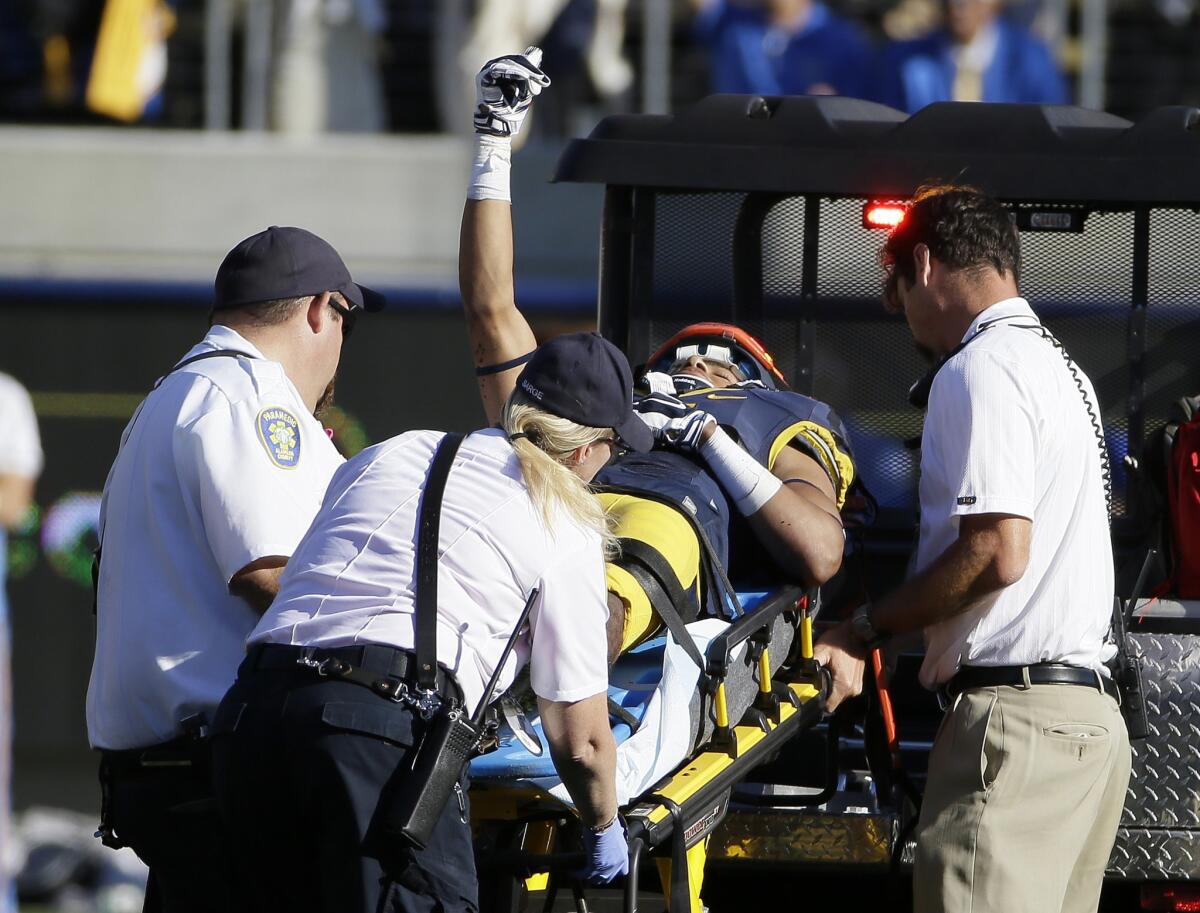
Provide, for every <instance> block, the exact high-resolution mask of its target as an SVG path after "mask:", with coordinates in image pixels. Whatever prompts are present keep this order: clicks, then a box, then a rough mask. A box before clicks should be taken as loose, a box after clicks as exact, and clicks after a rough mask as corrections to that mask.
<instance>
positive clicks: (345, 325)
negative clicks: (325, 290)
mask: <svg viewBox="0 0 1200 913" xmlns="http://www.w3.org/2000/svg"><path fill="white" fill-rule="evenodd" d="M329 306H330V307H331V308H333V309H334V310H335V311H337V312H338V313H339V314H340V315H341V317H342V339H346V338H347V337H349V335H350V334H351V333H352V332H354V323H355V321H356V320H358V308H356V307H346V306H345V305H344V304H339V303H338V302H337V301H336V300H335V299H334V298H333V296H332V295H331V296H330V297H329Z"/></svg>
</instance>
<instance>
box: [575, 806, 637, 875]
mask: <svg viewBox="0 0 1200 913" xmlns="http://www.w3.org/2000/svg"><path fill="white" fill-rule="evenodd" d="M583 852H584V855H585V856H586V857H587V862H585V863H584V865H583V868H582V869H580V870H579V871H578V872H577V873H576V875H577V876H578V878H579V879H580V880H581V881H585V882H587V883H588V884H607V883H608V882H610V881H612V880H613V879H614V878H616V877H617V876H618V875H626V874H628V873H629V844H628V843H626V841H625V824H624V822H622V821H621V819H620V817H618V818H616V819H615V820H614V821H613V823H612V824H610V825H609V826H608V827H606V828H605V829H604V830H602V831H601V832H600V833H598V834H596V833H593V832H592V831H590V830H588V829H587V828H584V831H583Z"/></svg>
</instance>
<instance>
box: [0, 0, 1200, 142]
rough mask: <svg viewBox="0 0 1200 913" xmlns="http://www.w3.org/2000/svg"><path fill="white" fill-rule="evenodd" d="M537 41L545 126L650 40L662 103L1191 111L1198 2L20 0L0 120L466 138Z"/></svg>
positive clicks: (8, 7) (607, 92) (613, 108)
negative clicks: (550, 73) (1000, 104)
mask: <svg viewBox="0 0 1200 913" xmlns="http://www.w3.org/2000/svg"><path fill="white" fill-rule="evenodd" d="M526 44H539V45H541V46H542V47H544V48H545V49H546V59H547V61H553V67H554V70H555V73H556V74H562V75H561V76H557V75H556V81H557V82H558V85H559V86H560V91H559V92H557V93H556V100H555V104H554V105H553V106H549V105H548V106H546V110H543V111H540V112H539V115H540V116H539V119H538V120H539V122H538V124H537V126H536V128H535V132H536V134H539V135H541V136H543V137H545V136H562V135H572V134H578V133H581V132H586V131H587V130H588V129H590V127H591V125H592V124H593V123H594V122H595V120H596V119H597V118H598V117H599V116H602V115H604V114H608V113H614V112H619V111H628V110H642V109H644V108H645V104H644V98H645V97H646V96H645V86H644V85H643V84H642V83H644V81H645V80H646V79H647V78H651V76H652V75H653V74H650V75H648V68H647V67H645V66H639V65H638V63H639V61H645V60H647V59H650V58H647V57H646V54H647V52H649V53H651V54H654V55H657V59H658V60H659V61H663V62H665V66H664V69H663V72H664V73H665V77H666V79H665V81H666V82H667V85H666V86H665V87H662V86H660V87H659V89H661V90H662V91H663V93H665V96H666V100H667V103H668V105H669V107H670V108H671V109H677V108H678V107H679V106H681V105H684V104H687V103H688V102H690V101H694V100H696V99H697V98H700V97H702V96H704V95H706V94H708V93H710V92H713V91H718V92H755V93H763V94H806V93H808V94H816V93H836V94H842V95H852V96H858V97H862V98H868V99H873V100H876V101H881V102H884V103H886V104H890V105H892V106H894V107H897V108H901V109H903V110H907V111H913V110H916V109H918V108H920V107H922V106H923V105H925V104H928V103H929V102H932V101H937V100H946V99H957V100H985V101H1022V102H1072V101H1073V102H1076V103H1082V104H1096V102H1097V100H1100V101H1102V104H1103V107H1105V108H1106V109H1107V110H1109V111H1112V112H1113V113H1116V114H1120V115H1123V116H1127V117H1136V116H1137V115H1138V114H1140V113H1142V112H1143V111H1146V110H1148V109H1150V108H1153V107H1156V106H1158V105H1163V104H1197V103H1200V55H1197V54H1196V53H1195V48H1196V47H1198V46H1200V15H1198V13H1197V10H1196V6H1195V0H1007V2H1004V0H826V2H824V3H823V2H820V0H525V2H521V3H516V2H513V0H474V2H472V0H437V2H433V0H10V2H7V3H5V4H2V5H0V120H2V121H7V122H25V123H30V122H33V123H80V122H83V123H87V122H97V123H106V122H108V123H112V122H117V123H121V122H124V123H132V122H138V123H144V124H154V125H160V126H165V127H176V128H196V127H204V126H209V127H233V128H238V127H243V128H251V129H271V130H277V131H282V132H286V133H293V134H312V133H318V132H324V131H355V132H377V131H388V132H433V131H440V130H459V129H464V128H465V125H463V124H459V123H457V122H456V120H455V118H454V117H452V116H447V112H456V111H460V110H461V107H460V105H461V102H462V99H463V98H466V97H467V93H468V91H469V87H470V83H471V77H472V76H473V74H474V71H475V70H476V69H477V68H478V65H479V63H480V62H481V61H483V60H486V59H488V58H489V57H491V56H494V55H495V54H496V53H498V50H497V49H502V48H510V47H514V46H521V45H526ZM652 45H654V46H652ZM659 45H661V46H659ZM1089 84H1090V86H1091V90H1090V91H1088V86H1089ZM640 99H641V100H643V101H639V100H640Z"/></svg>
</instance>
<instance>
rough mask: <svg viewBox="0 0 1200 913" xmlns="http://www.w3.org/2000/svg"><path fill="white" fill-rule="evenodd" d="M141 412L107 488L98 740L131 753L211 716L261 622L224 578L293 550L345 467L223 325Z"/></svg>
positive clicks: (94, 683) (270, 367)
mask: <svg viewBox="0 0 1200 913" xmlns="http://www.w3.org/2000/svg"><path fill="white" fill-rule="evenodd" d="M216 349H235V350H237V351H238V352H244V353H246V356H247V357H242V356H237V357H224V356H221V357H216V358H208V359H204V360H202V361H198V362H195V363H193V364H191V365H188V366H187V367H184V368H181V369H180V370H178V371H175V372H173V373H171V374H169V375H168V376H167V377H166V379H165V380H164V381H163V382H162V385H161V386H160V387H159V388H158V389H157V390H155V391H153V392H152V393H151V394H150V395H149V396H148V397H147V398H146V400H145V401H144V402H143V403H142V405H141V406H140V407H139V408H138V410H137V412H136V413H134V417H133V419H132V420H131V421H130V423H129V425H128V426H127V427H126V429H125V432H124V434H123V435H122V438H121V448H120V451H119V452H118V454H117V459H116V462H114V463H113V467H112V470H111V471H110V472H109V475H108V481H107V482H106V483H105V486H104V499H103V502H102V505H101V514H100V526H101V544H102V547H103V557H102V559H101V568H100V590H99V602H98V607H97V619H96V622H97V624H96V658H95V661H94V663H93V665H92V678H91V683H90V685H89V686H88V696H87V722H88V737H89V739H90V740H91V743H92V745H93V746H95V747H98V748H110V749H125V748H137V747H142V746H146V745H153V744H157V743H161V742H164V741H168V740H170V739H172V738H174V737H176V736H177V735H179V734H180V730H179V723H180V722H181V721H182V720H183V719H185V718H187V717H189V716H192V715H193V714H195V713H198V712H204V713H206V714H207V715H208V718H209V720H210V721H211V719H212V711H213V710H214V709H215V707H216V705H217V703H218V702H219V701H220V699H221V697H222V696H223V695H224V694H225V691H226V690H227V689H228V688H229V686H230V685H231V684H232V683H233V680H234V678H235V677H236V673H237V667H238V664H239V663H240V662H241V660H242V657H243V656H244V655H245V640H246V635H247V634H248V633H249V632H250V630H251V629H252V628H253V627H254V622H255V620H256V615H255V612H254V611H253V610H252V609H251V608H250V606H249V605H248V604H247V603H246V602H245V601H244V600H243V599H241V598H240V597H237V596H234V595H232V594H230V592H229V581H230V579H231V578H232V577H233V575H234V574H236V573H237V572H238V571H239V570H241V569H242V568H244V567H245V566H246V565H248V564H250V563H251V562H253V561H256V560H258V559H259V558H264V557H267V556H272V555H282V556H285V557H286V556H289V555H291V554H292V552H293V550H294V549H295V547H296V544H297V543H298V542H299V541H300V538H301V537H302V536H303V535H304V532H305V530H307V529H308V525H309V523H310V522H312V518H313V516H314V515H315V514H316V512H317V508H318V507H319V506H320V504H321V498H322V496H323V495H324V493H325V488H326V486H327V485H328V483H329V480H330V478H331V477H332V476H333V473H334V470H335V469H337V467H338V466H340V465H341V464H342V462H344V461H343V460H342V457H341V455H340V454H339V453H338V452H337V450H336V448H335V447H334V446H333V443H332V442H331V441H330V440H329V437H328V435H326V433H325V430H324V429H323V428H322V427H321V425H320V423H319V422H317V420H316V419H315V418H313V416H312V414H311V413H310V412H309V411H308V410H307V409H306V408H305V405H304V402H303V400H301V398H300V394H299V393H298V392H297V391H296V388H295V387H294V386H293V385H292V383H291V381H290V380H289V379H288V377H287V375H286V374H284V371H283V366H282V365H280V364H279V363H277V362H274V361H269V360H267V359H266V358H264V357H263V356H262V353H261V352H259V351H258V350H257V349H255V348H254V346H253V345H251V344H250V343H249V342H247V341H246V340H245V339H243V338H242V337H241V336H240V335H239V334H238V333H236V332H234V331H233V330H231V329H229V328H227V327H221V326H217V327H213V328H212V329H211V330H210V331H209V332H208V335H206V336H205V337H204V340H203V341H202V342H201V343H200V344H199V345H198V346H196V347H195V348H193V349H192V350H191V351H190V352H189V353H188V355H187V356H186V357H189V358H190V357H192V356H194V355H198V354H200V353H202V352H205V351H212V350H216Z"/></svg>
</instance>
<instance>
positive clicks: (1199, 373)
mask: <svg viewBox="0 0 1200 913" xmlns="http://www.w3.org/2000/svg"><path fill="white" fill-rule="evenodd" d="M1198 252H1200V214H1197V213H1195V212H1187V211H1183V210H1166V209H1160V210H1153V211H1152V212H1151V213H1150V287H1149V295H1148V306H1147V308H1146V392H1145V407H1144V408H1145V414H1146V434H1147V439H1149V435H1150V434H1152V433H1153V432H1154V431H1156V430H1158V429H1159V428H1161V427H1162V425H1163V422H1164V420H1165V418H1166V416H1167V410H1168V408H1169V406H1170V405H1171V403H1172V402H1174V401H1175V400H1177V399H1179V397H1181V396H1184V395H1194V394H1196V393H1200V256H1197V254H1198Z"/></svg>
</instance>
